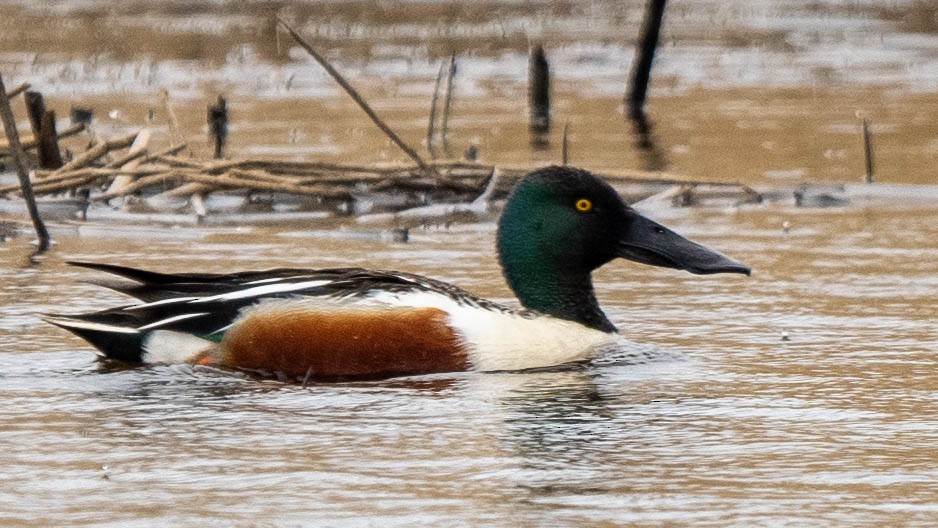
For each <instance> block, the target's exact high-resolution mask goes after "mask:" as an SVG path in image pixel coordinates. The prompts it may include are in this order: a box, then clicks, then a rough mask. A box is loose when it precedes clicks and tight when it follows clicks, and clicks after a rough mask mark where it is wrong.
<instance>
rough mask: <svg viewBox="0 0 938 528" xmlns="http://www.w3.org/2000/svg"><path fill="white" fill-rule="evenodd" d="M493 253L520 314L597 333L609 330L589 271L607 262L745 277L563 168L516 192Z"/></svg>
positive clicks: (538, 174)
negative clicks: (547, 316)
mask: <svg viewBox="0 0 938 528" xmlns="http://www.w3.org/2000/svg"><path fill="white" fill-rule="evenodd" d="M498 255H499V259H500V261H501V264H502V269H503V271H504V273H505V278H506V279H507V280H508V285H509V286H511V288H512V290H514V292H515V294H516V295H517V296H518V299H519V300H520V301H521V303H522V304H523V305H524V306H525V307H526V308H529V309H533V310H537V311H540V312H543V313H547V314H550V315H554V316H556V317H560V318H563V319H569V320H573V321H578V322H580V323H583V324H585V325H587V326H590V327H593V328H597V329H599V330H604V331H614V330H615V327H614V326H613V325H612V323H610V322H609V320H608V319H607V318H606V316H605V315H603V313H602V311H601V310H600V309H599V305H598V303H597V302H596V298H595V296H594V295H593V286H592V282H591V280H590V273H591V272H592V271H593V270H595V269H596V268H598V267H600V266H602V265H603V264H605V263H607V262H609V261H610V260H613V259H615V258H618V257H621V258H625V259H628V260H632V261H635V262H641V263H643V264H650V265H653V266H661V267H667V268H675V269H682V270H686V271H689V272H691V273H696V274H709V273H745V274H747V275H748V274H749V271H750V270H749V267H748V266H746V265H744V264H741V263H739V262H736V261H734V260H732V259H730V258H729V257H726V256H724V255H722V254H720V253H718V252H716V251H713V250H711V249H708V248H706V247H704V246H701V245H700V244H697V243H695V242H691V241H690V240H688V239H686V238H684V237H682V236H681V235H678V234H677V233H675V232H673V231H671V230H670V229H668V228H666V227H664V226H662V225H660V224H658V223H656V222H654V221H652V220H649V219H648V218H646V217H644V216H642V215H640V214H639V213H637V212H636V211H635V210H634V209H632V208H631V207H629V206H628V205H627V204H626V203H625V202H624V201H623V200H622V198H621V197H620V196H619V194H618V193H617V192H616V191H615V190H614V189H613V188H612V187H611V186H609V184H607V183H606V182H604V181H603V180H601V179H600V178H598V177H596V176H594V175H592V174H590V173H589V172H587V171H584V170H580V169H574V168H570V167H547V168H544V169H540V170H537V171H535V172H532V173H531V174H528V175H527V176H525V177H524V179H522V180H521V182H519V183H518V185H516V186H515V188H514V190H513V191H512V192H511V195H510V196H509V197H508V202H507V203H506V204H505V210H504V212H503V213H502V217H501V220H500V221H499V225H498Z"/></svg>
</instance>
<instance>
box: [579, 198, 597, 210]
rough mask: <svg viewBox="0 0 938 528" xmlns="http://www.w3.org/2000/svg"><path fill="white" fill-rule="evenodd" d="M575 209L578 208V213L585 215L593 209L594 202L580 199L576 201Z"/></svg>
mask: <svg viewBox="0 0 938 528" xmlns="http://www.w3.org/2000/svg"><path fill="white" fill-rule="evenodd" d="M574 207H576V210H577V211H579V212H581V213H585V212H587V211H589V210H590V209H592V208H593V202H591V201H589V200H587V199H586V198H580V199H579V200H577V201H576V204H575V205H574Z"/></svg>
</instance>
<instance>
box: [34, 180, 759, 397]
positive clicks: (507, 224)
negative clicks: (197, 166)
mask: <svg viewBox="0 0 938 528" xmlns="http://www.w3.org/2000/svg"><path fill="white" fill-rule="evenodd" d="M497 246H498V256H499V259H500V262H501V266H502V269H503V272H504V275H505V278H506V279H507V282H508V285H509V286H510V287H511V289H512V290H513V291H514V292H515V294H516V295H517V297H518V300H519V301H520V302H521V305H522V306H523V308H522V309H513V308H509V307H506V306H503V305H500V304H497V303H495V302H492V301H488V300H485V299H481V298H479V297H475V296H473V295H471V294H469V293H468V292H466V291H464V290H462V289H460V288H457V287H456V286H453V285H450V284H447V283H444V282H440V281H436V280H433V279H429V278H426V277H422V276H419V275H412V274H409V273H400V272H394V271H371V270H365V269H359V268H342V269H319V270H307V269H273V270H268V271H248V272H240V273H232V274H198V273H181V274H164V273H155V272H151V271H144V270H139V269H134V268H127V267H122V266H115V265H110V264H94V263H85V262H73V263H72V264H74V265H78V266H82V267H86V268H91V269H94V270H99V271H104V272H109V273H112V274H116V275H118V276H121V277H124V278H125V279H130V280H131V281H133V282H132V283H127V282H124V283H123V284H120V285H114V284H108V285H107V286H108V287H111V288H114V289H116V290H117V291H120V292H123V293H126V294H129V295H131V296H133V297H135V298H137V299H139V300H140V301H141V302H140V303H138V304H131V305H128V306H121V307H118V308H111V309H108V310H103V311H99V312H93V313H87V314H77V315H50V316H49V317H48V318H47V320H48V321H49V322H50V323H52V324H55V325H57V326H60V327H62V328H65V329H67V330H70V331H71V332H73V333H75V334H77V335H79V336H81V337H82V338H84V339H86V340H87V341H89V342H90V343H91V344H92V345H94V346H95V347H96V348H97V349H98V350H100V351H101V353H103V355H104V356H105V357H106V358H109V359H113V360H119V361H123V362H128V363H138V364H158V363H183V362H185V363H190V364H203V365H214V366H217V367H222V368H231V369H238V370H247V371H253V372H262V373H268V374H276V375H278V376H280V377H281V378H285V379H297V380H301V379H318V380H344V379H378V378H386V377H393V376H403V375H415V374H429V373H437V372H452V371H463V370H480V371H499V370H520V369H529V368H539V367H548V366H554V365H559V364H563V363H567V362H573V361H579V360H584V359H588V358H589V357H590V356H591V354H593V353H595V352H596V351H597V350H599V349H601V348H602V347H604V346H608V345H610V344H613V343H614V342H615V339H616V335H617V334H616V328H615V326H613V324H612V323H611V322H610V321H609V319H608V318H607V317H606V315H605V314H604V313H603V312H602V310H601V309H600V307H599V303H598V302H597V301H596V297H595V295H594V293H593V284H592V281H591V278H590V274H591V272H592V271H593V270H595V269H597V268H599V267H600V266H602V265H603V264H606V263H607V262H609V261H611V260H613V259H615V258H617V257H621V258H626V259H629V260H632V261H635V262H640V263H644V264H650V265H653V266H661V267H667V268H676V269H681V270H686V271H689V272H691V273H695V274H710V273H744V274H749V271H750V270H749V268H748V267H747V266H745V265H744V264H741V263H739V262H736V261H734V260H732V259H730V258H728V257H726V256H724V255H722V254H720V253H718V252H716V251H713V250H711V249H708V248H706V247H704V246H701V245H699V244H697V243H694V242H691V241H690V240H687V239H686V238H684V237H682V236H680V235H678V234H677V233H675V232H673V231H671V230H670V229H668V228H666V227H664V226H662V225H660V224H658V223H656V222H653V221H652V220H649V219H648V218H645V217H644V216H642V215H640V214H639V213H637V212H636V211H635V210H634V209H632V208H631V207H630V206H628V205H627V204H626V203H625V202H624V201H623V200H622V198H621V197H620V196H619V195H618V193H616V192H615V190H613V188H612V187H611V186H609V185H608V184H607V183H606V182H604V181H603V180H601V179H600V178H598V177H596V176H594V175H592V174H590V173H589V172H586V171H584V170H579V169H573V168H568V167H548V168H545V169H541V170H537V171H535V172H532V173H531V174H529V175H527V176H525V177H524V178H523V179H522V180H521V181H520V182H519V183H518V185H517V186H516V187H515V188H514V190H513V191H512V192H511V194H510V196H509V197H508V200H507V202H506V204H505V209H504V212H503V213H502V216H501V219H500V221H499V225H498V233H497Z"/></svg>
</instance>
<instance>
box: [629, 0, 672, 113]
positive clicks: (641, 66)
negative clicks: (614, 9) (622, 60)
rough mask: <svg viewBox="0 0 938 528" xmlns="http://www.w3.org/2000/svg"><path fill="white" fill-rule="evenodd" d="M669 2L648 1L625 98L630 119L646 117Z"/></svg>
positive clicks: (663, 0)
mask: <svg viewBox="0 0 938 528" xmlns="http://www.w3.org/2000/svg"><path fill="white" fill-rule="evenodd" d="M666 3H667V0H648V4H647V5H646V11H645V21H644V22H643V23H642V37H641V40H640V41H639V48H638V55H637V56H636V58H635V61H634V62H633V63H632V64H633V66H632V74H631V82H630V88H629V93H628V95H627V96H626V98H625V103H626V106H627V107H628V109H629V114H628V115H629V119H643V118H644V117H645V98H646V97H647V95H648V83H649V81H650V80H651V64H652V62H653V61H654V59H655V49H656V48H657V47H658V36H659V35H660V34H661V21H662V19H663V18H664V8H665V4H666Z"/></svg>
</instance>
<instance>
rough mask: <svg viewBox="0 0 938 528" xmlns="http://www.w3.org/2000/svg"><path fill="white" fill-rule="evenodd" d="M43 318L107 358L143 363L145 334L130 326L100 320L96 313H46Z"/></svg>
mask: <svg viewBox="0 0 938 528" xmlns="http://www.w3.org/2000/svg"><path fill="white" fill-rule="evenodd" d="M43 319H44V320H45V321H46V322H47V323H49V324H53V325H55V326H58V327H59V328H64V329H65V330H68V331H69V332H71V333H73V334H75V335H77V336H78V337H80V338H82V339H84V340H85V341H88V342H89V343H91V344H92V345H94V347H95V348H97V349H98V350H99V351H100V352H101V354H103V355H104V357H106V358H108V359H114V360H117V361H122V362H124V363H143V359H144V354H145V352H146V351H145V349H144V343H145V341H146V337H147V335H146V333H144V332H141V331H139V330H137V329H136V328H134V327H133V326H127V325H121V324H120V322H119V321H108V320H102V319H104V318H102V317H100V314H79V315H59V314H50V315H47V316H45V317H43Z"/></svg>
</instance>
